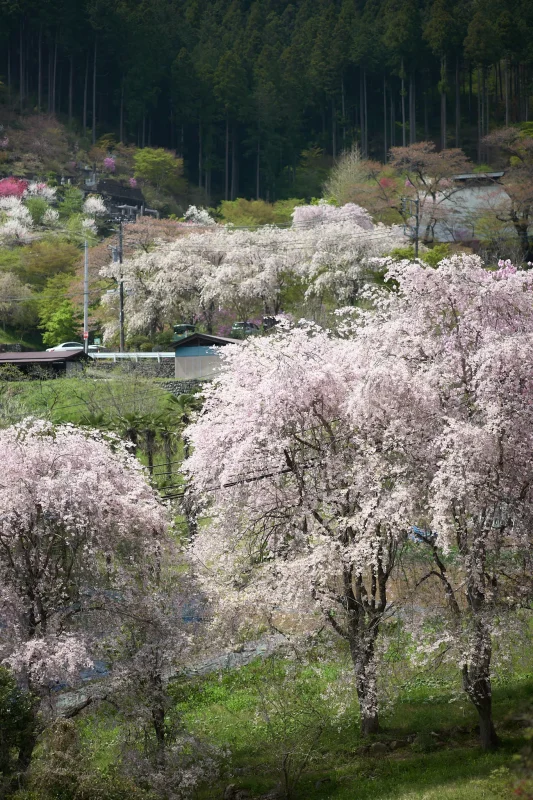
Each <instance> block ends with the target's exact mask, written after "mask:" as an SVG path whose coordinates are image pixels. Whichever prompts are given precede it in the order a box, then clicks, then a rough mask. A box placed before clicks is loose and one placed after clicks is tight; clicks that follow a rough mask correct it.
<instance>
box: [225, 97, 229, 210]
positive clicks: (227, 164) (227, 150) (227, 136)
mask: <svg viewBox="0 0 533 800" xmlns="http://www.w3.org/2000/svg"><path fill="white" fill-rule="evenodd" d="M224 200H229V116H228V112H227V111H226V174H225V185H224Z"/></svg>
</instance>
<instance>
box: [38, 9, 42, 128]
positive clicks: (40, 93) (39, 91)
mask: <svg viewBox="0 0 533 800" xmlns="http://www.w3.org/2000/svg"><path fill="white" fill-rule="evenodd" d="M37 60H38V65H37V112H38V113H39V114H40V113H41V105H42V102H43V27H42V25H41V27H40V28H39V42H38V45H37Z"/></svg>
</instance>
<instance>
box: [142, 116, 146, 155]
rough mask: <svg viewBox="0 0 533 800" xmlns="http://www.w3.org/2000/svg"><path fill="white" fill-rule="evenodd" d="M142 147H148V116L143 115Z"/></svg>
mask: <svg viewBox="0 0 533 800" xmlns="http://www.w3.org/2000/svg"><path fill="white" fill-rule="evenodd" d="M141 147H142V148H143V149H144V148H145V147H146V114H143V124H142V135H141Z"/></svg>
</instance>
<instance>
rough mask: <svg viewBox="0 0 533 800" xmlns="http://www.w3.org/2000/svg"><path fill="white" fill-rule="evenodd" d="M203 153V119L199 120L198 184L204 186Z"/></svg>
mask: <svg viewBox="0 0 533 800" xmlns="http://www.w3.org/2000/svg"><path fill="white" fill-rule="evenodd" d="M202 171H203V154H202V121H201V120H200V121H199V122H198V186H199V187H200V189H201V188H202Z"/></svg>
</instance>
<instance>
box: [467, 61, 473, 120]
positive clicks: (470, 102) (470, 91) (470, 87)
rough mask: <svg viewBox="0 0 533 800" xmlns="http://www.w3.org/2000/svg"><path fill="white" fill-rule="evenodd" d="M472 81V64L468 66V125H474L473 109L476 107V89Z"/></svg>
mask: <svg viewBox="0 0 533 800" xmlns="http://www.w3.org/2000/svg"><path fill="white" fill-rule="evenodd" d="M472 83H473V80H472V64H470V65H469V66H468V123H469V124H470V125H471V124H472V108H473V106H474V101H473V97H474V89H473V85H472Z"/></svg>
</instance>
